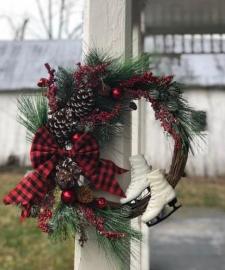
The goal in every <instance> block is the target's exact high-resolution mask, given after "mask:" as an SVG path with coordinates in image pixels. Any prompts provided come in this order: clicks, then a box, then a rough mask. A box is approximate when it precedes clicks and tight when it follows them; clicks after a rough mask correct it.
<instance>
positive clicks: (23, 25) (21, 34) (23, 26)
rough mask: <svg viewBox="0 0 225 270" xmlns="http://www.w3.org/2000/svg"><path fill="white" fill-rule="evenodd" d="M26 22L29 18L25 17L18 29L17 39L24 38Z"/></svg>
mask: <svg viewBox="0 0 225 270" xmlns="http://www.w3.org/2000/svg"><path fill="white" fill-rule="evenodd" d="M28 22H29V18H25V19H24V21H23V23H22V26H21V29H20V35H19V40H24V38H25V32H26V29H27V25H28Z"/></svg>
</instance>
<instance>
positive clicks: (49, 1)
mask: <svg viewBox="0 0 225 270" xmlns="http://www.w3.org/2000/svg"><path fill="white" fill-rule="evenodd" d="M48 37H49V39H53V29H52V0H48Z"/></svg>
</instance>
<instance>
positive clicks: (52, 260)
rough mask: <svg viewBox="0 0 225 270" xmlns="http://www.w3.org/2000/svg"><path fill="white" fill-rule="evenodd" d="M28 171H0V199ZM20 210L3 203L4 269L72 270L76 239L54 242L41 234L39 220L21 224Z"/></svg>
mask: <svg viewBox="0 0 225 270" xmlns="http://www.w3.org/2000/svg"><path fill="white" fill-rule="evenodd" d="M23 174H24V171H23V170H20V171H13V172H11V173H8V172H0V197H1V201H2V197H3V196H4V194H5V193H7V192H8V191H9V190H10V189H11V188H13V187H14V186H15V184H16V183H17V182H18V181H19V180H20V178H21V177H22V176H23ZM19 214H20V210H19V209H18V208H17V207H14V206H4V205H3V204H2V202H1V203H0V269H1V270H64V269H66V270H70V269H71V270H72V269H73V252H74V243H73V240H68V241H65V242H61V243H54V242H51V241H50V240H49V239H48V237H47V235H45V234H44V233H41V232H40V231H39V230H38V228H37V226H36V220H34V219H27V220H25V221H24V222H23V223H21V222H20V221H19V218H18V217H19Z"/></svg>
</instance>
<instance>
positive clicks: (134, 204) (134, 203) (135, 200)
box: [122, 187, 150, 208]
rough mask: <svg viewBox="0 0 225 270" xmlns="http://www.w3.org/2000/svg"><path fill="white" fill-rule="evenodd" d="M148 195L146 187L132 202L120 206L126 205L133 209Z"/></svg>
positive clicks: (148, 188) (148, 190) (148, 191)
mask: <svg viewBox="0 0 225 270" xmlns="http://www.w3.org/2000/svg"><path fill="white" fill-rule="evenodd" d="M145 191H147V193H146V194H144V196H143V197H141V195H142V194H143V193H144V192H145ZM149 195H150V187H147V188H145V189H144V190H142V192H141V193H140V194H139V195H138V196H137V197H136V198H135V199H133V200H131V201H129V202H126V203H123V204H122V205H123V206H125V205H128V206H131V207H132V208H135V207H136V205H137V204H138V203H139V202H140V201H141V200H143V199H144V198H146V197H147V196H149Z"/></svg>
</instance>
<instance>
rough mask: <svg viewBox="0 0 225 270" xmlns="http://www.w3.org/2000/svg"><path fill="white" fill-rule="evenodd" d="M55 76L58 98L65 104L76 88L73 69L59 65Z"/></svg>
mask: <svg viewBox="0 0 225 270" xmlns="http://www.w3.org/2000/svg"><path fill="white" fill-rule="evenodd" d="M55 78H56V85H57V98H58V99H59V101H60V103H61V105H62V106H63V105H65V104H66V102H67V101H68V100H69V99H70V97H71V96H72V94H73V92H74V90H75V82H74V76H73V71H72V70H71V69H65V68H63V67H59V68H58V71H57V72H56V76H55Z"/></svg>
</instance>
